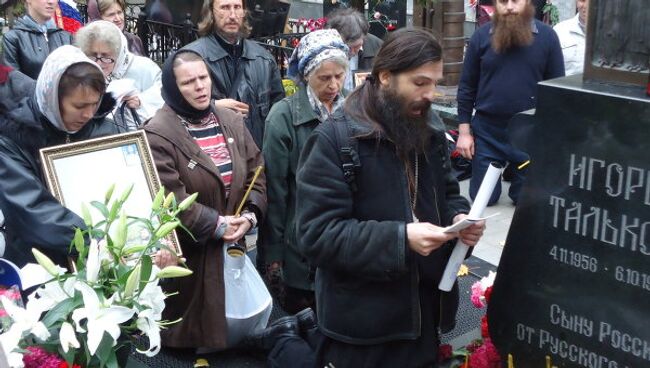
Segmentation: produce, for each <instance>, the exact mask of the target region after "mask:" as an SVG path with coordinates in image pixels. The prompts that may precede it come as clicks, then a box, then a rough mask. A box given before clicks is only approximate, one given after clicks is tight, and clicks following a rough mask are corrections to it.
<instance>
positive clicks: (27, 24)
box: [2, 0, 72, 79]
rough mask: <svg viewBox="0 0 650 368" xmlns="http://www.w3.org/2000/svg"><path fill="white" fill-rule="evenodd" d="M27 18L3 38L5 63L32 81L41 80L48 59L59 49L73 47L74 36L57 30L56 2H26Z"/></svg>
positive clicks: (22, 19)
mask: <svg viewBox="0 0 650 368" xmlns="http://www.w3.org/2000/svg"><path fill="white" fill-rule="evenodd" d="M26 4H27V14H25V15H24V16H23V17H21V18H19V19H18V20H17V21H16V24H14V27H13V28H12V29H11V30H10V31H9V32H7V33H5V34H4V37H3V39H2V50H3V52H4V57H5V62H6V63H7V64H8V65H9V66H11V67H13V68H14V69H17V70H19V71H20V72H22V73H23V74H25V75H27V76H28V77H30V78H32V79H36V78H38V74H39V73H40V72H41V67H42V66H43V62H44V61H45V58H47V56H48V55H49V54H50V53H51V52H52V51H54V50H55V49H56V48H58V47H60V46H63V45H71V44H72V35H70V34H69V33H68V32H66V31H64V30H63V29H61V28H58V27H57V26H56V24H54V20H53V19H52V17H53V16H54V11H55V9H56V6H57V2H56V1H54V0H30V1H26Z"/></svg>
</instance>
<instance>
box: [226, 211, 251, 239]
mask: <svg viewBox="0 0 650 368" xmlns="http://www.w3.org/2000/svg"><path fill="white" fill-rule="evenodd" d="M226 223H227V224H228V227H226V232H225V233H224V234H223V237H222V238H223V240H224V241H225V242H226V243H236V242H238V241H239V240H240V239H241V238H243V237H244V235H246V233H247V232H248V230H250V228H251V223H250V221H248V219H246V218H244V217H241V216H238V217H235V216H226Z"/></svg>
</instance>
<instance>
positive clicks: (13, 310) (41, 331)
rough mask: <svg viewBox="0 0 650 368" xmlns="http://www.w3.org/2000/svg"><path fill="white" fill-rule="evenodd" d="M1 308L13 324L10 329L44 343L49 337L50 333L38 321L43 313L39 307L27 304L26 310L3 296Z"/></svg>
mask: <svg viewBox="0 0 650 368" xmlns="http://www.w3.org/2000/svg"><path fill="white" fill-rule="evenodd" d="M0 300H1V301H2V306H3V307H4V309H5V311H6V312H7V315H9V317H10V318H11V319H12V321H13V323H12V325H11V328H12V329H13V328H15V329H17V330H19V331H20V333H21V334H22V333H24V332H27V333H31V334H32V335H34V336H35V337H36V338H37V339H39V340H40V341H45V340H46V339H47V338H49V337H50V332H49V331H48V330H47V328H45V325H44V324H43V323H42V322H40V321H39V319H40V318H41V314H42V313H43V312H44V311H43V310H42V309H40V307H39V306H38V305H36V304H33V303H27V308H25V309H23V308H21V307H19V306H17V305H16V304H14V302H12V301H11V300H9V299H7V298H6V297H5V296H2V297H0Z"/></svg>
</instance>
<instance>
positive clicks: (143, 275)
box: [140, 256, 153, 290]
mask: <svg viewBox="0 0 650 368" xmlns="http://www.w3.org/2000/svg"><path fill="white" fill-rule="evenodd" d="M141 264H142V268H141V269H140V290H143V289H144V287H145V286H146V284H147V282H149V278H150V277H151V269H152V268H153V261H152V260H151V257H149V256H144V257H142V263H141Z"/></svg>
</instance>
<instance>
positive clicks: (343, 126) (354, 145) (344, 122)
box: [333, 114, 361, 192]
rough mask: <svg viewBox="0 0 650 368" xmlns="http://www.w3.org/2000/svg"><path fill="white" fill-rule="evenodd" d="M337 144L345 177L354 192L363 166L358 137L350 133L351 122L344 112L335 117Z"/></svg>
mask: <svg viewBox="0 0 650 368" xmlns="http://www.w3.org/2000/svg"><path fill="white" fill-rule="evenodd" d="M333 120H334V124H333V125H334V131H335V132H336V144H337V146H338V148H339V157H340V159H341V169H342V170H343V178H344V179H345V182H346V183H348V185H349V186H350V188H351V189H352V191H353V192H356V191H357V189H358V188H357V183H356V172H357V170H358V169H359V168H360V167H361V161H360V160H359V155H358V153H357V152H358V142H357V139H356V138H354V137H352V135H351V134H350V123H349V121H348V119H346V118H345V116H344V115H343V114H341V115H340V116H336V117H334V118H333Z"/></svg>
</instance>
